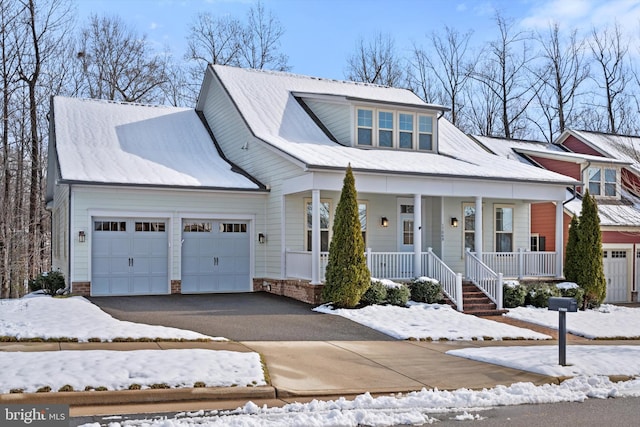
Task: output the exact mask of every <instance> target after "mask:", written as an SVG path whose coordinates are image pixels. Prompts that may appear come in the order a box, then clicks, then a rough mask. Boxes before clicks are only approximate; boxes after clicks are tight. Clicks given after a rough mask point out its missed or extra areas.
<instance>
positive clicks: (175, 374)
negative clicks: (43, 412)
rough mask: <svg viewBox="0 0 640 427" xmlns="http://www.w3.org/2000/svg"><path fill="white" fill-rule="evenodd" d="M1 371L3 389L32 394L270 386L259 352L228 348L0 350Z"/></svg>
mask: <svg viewBox="0 0 640 427" xmlns="http://www.w3.org/2000/svg"><path fill="white" fill-rule="evenodd" d="M49 355H51V352H49ZM43 360H44V361H45V362H46V363H42V362H43ZM0 372H3V373H4V374H5V375H2V377H1V378H0V393H9V392H10V391H11V390H12V389H22V390H23V391H24V392H26V393H34V392H36V391H37V390H38V389H39V388H41V387H45V386H49V387H50V388H51V391H54V392H55V391H58V390H59V389H60V388H61V387H63V386H65V385H70V386H72V387H73V389H74V390H75V391H82V390H85V388H86V387H92V388H94V389H95V388H97V387H106V389H107V390H126V389H128V388H129V386H131V385H132V384H137V385H140V386H142V388H149V387H150V386H151V385H153V384H166V385H168V386H170V387H171V388H175V387H193V386H194V384H195V383H197V382H204V383H205V385H207V386H209V387H212V386H215V387H232V386H240V387H243V386H256V385H266V382H265V380H264V373H263V371H262V365H261V363H260V356H259V355H258V353H240V352H235V351H224V350H203V349H190V350H133V351H103V350H82V351H57V352H55V358H52V357H46V354H44V352H32V353H31V352H0ZM7 373H11V375H6V374H7Z"/></svg>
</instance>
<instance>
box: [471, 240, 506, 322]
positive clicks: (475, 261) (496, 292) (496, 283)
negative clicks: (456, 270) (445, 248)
mask: <svg viewBox="0 0 640 427" xmlns="http://www.w3.org/2000/svg"><path fill="white" fill-rule="evenodd" d="M465 255H466V256H465V257H464V266H465V273H466V276H467V279H469V280H471V281H472V282H473V284H474V285H476V286H477V287H478V288H479V289H480V290H481V291H482V292H484V294H485V295H486V296H488V297H489V299H490V300H491V301H493V302H494V303H495V305H496V309H497V310H502V273H496V272H495V271H493V270H492V269H491V268H490V267H489V266H487V265H486V264H485V263H483V262H482V261H481V260H480V259H479V258H478V257H477V256H475V255H474V254H473V253H471V251H470V250H469V249H468V248H467V252H466V253H465Z"/></svg>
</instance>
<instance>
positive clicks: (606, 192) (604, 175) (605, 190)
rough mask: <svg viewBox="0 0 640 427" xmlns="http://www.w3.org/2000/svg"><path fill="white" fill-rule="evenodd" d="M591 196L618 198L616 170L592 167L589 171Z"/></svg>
mask: <svg viewBox="0 0 640 427" xmlns="http://www.w3.org/2000/svg"><path fill="white" fill-rule="evenodd" d="M587 176H588V179H589V194H591V195H592V196H599V197H617V196H618V189H617V186H618V172H617V170H616V169H615V168H605V167H601V168H600V167H590V168H589V169H588V171H587Z"/></svg>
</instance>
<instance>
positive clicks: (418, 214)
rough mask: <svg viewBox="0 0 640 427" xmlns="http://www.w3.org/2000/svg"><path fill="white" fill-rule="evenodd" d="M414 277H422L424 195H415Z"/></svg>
mask: <svg viewBox="0 0 640 427" xmlns="http://www.w3.org/2000/svg"><path fill="white" fill-rule="evenodd" d="M413 275H414V276H415V277H421V276H422V194H414V195H413Z"/></svg>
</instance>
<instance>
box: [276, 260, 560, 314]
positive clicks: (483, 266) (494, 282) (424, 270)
mask: <svg viewBox="0 0 640 427" xmlns="http://www.w3.org/2000/svg"><path fill="white" fill-rule="evenodd" d="M285 255H286V256H285V271H286V277H287V278H288V279H297V280H305V281H310V282H311V283H312V284H313V277H312V276H313V274H312V271H313V256H312V252H308V251H286V254H285ZM477 255H478V254H475V253H472V252H470V251H467V252H466V253H465V257H464V258H465V260H464V266H465V272H464V274H463V273H460V272H455V271H454V270H452V269H451V268H450V267H449V266H447V265H446V264H445V263H444V262H443V261H442V260H441V259H440V258H439V257H438V256H437V255H436V254H435V253H434V252H433V250H432V249H431V248H429V249H428V250H427V251H426V252H422V253H420V254H419V257H416V256H415V254H414V253H413V252H373V251H372V250H371V248H367V250H366V252H365V257H366V260H367V266H368V267H369V271H370V272H371V277H375V278H378V279H391V280H397V281H401V282H402V281H407V282H408V281H410V280H411V279H413V278H415V277H420V276H427V277H431V278H433V279H436V280H438V281H439V282H440V283H441V285H442V288H443V291H444V293H445V295H446V297H447V298H448V299H449V300H450V301H451V302H452V303H453V305H454V306H455V307H456V308H457V310H458V311H461V312H462V311H465V307H464V302H463V278H464V279H466V280H467V281H469V282H470V283H472V284H473V285H475V286H476V287H477V288H478V289H480V290H481V291H482V292H483V293H484V294H485V295H486V296H487V297H488V298H489V300H490V301H492V302H493V303H494V304H495V307H496V309H497V310H502V308H503V305H502V287H503V281H504V279H522V278H532V277H535V278H542V277H548V278H556V277H559V276H558V274H557V253H556V252H532V251H524V250H519V251H517V252H484V253H482V254H480V256H481V258H482V259H480V258H478V256H477ZM328 259H329V253H328V252H321V253H320V259H319V261H318V263H319V270H320V273H319V275H320V282H321V283H322V282H324V279H325V269H326V266H327V262H328ZM416 259H417V260H418V263H416ZM316 284H320V283H316Z"/></svg>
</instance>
